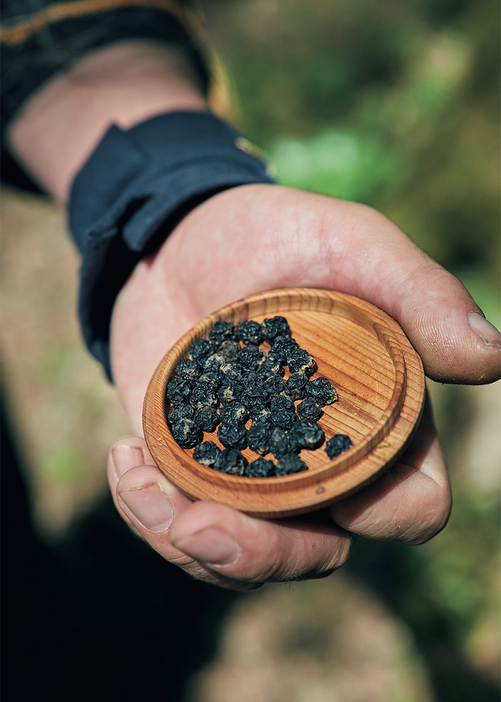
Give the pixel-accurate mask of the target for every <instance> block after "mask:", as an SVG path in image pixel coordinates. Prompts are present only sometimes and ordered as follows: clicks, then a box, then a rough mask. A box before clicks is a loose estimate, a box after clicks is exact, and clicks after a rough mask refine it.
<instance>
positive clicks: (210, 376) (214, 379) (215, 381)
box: [197, 373, 221, 390]
mask: <svg viewBox="0 0 501 702" xmlns="http://www.w3.org/2000/svg"><path fill="white" fill-rule="evenodd" d="M199 383H210V384H211V385H212V387H213V388H214V390H217V389H218V387H219V386H220V385H221V380H220V378H219V376H218V374H217V373H203V374H202V375H201V376H200V377H199V379H198V381H197V385H198V384H199Z"/></svg>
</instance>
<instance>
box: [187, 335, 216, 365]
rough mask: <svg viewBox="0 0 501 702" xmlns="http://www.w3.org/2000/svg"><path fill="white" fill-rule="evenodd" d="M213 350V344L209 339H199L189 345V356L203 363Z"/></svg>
mask: <svg viewBox="0 0 501 702" xmlns="http://www.w3.org/2000/svg"><path fill="white" fill-rule="evenodd" d="M213 352H214V349H213V347H212V344H211V343H210V341H208V340H207V339H197V340H196V341H194V342H193V343H192V344H190V345H189V346H188V358H191V359H192V360H193V361H196V362H197V363H200V365H203V363H204V361H205V359H206V358H208V357H209V356H210V355H211V354H212V353H213Z"/></svg>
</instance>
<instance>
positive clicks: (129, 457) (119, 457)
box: [111, 444, 144, 480]
mask: <svg viewBox="0 0 501 702" xmlns="http://www.w3.org/2000/svg"><path fill="white" fill-rule="evenodd" d="M111 460H112V461H113V467H114V468H115V474H116V476H117V478H118V480H120V478H121V477H122V475H123V474H124V473H126V472H127V471H128V470H130V469H131V468H135V467H136V466H142V465H143V463H144V455H143V452H142V451H141V449H140V448H139V447H138V446H131V445H130V444H118V445H117V446H114V447H113V448H112V449H111Z"/></svg>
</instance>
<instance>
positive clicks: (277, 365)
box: [258, 353, 285, 378]
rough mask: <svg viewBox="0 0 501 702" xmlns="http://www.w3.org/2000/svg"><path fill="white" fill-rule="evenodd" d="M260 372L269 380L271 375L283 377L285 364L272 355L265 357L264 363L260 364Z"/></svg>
mask: <svg viewBox="0 0 501 702" xmlns="http://www.w3.org/2000/svg"><path fill="white" fill-rule="evenodd" d="M258 371H259V372H260V373H261V375H264V377H265V378H268V377H269V376H270V375H280V376H283V375H284V373H285V371H284V367H283V363H282V362H281V361H279V360H278V358H276V357H275V356H273V354H271V353H269V354H267V355H266V356H263V358H262V361H261V362H260V363H259V366H258Z"/></svg>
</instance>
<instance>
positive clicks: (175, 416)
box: [167, 402, 195, 424]
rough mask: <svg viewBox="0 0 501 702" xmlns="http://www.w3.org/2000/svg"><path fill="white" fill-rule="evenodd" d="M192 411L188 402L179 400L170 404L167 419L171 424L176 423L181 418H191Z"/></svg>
mask: <svg viewBox="0 0 501 702" xmlns="http://www.w3.org/2000/svg"><path fill="white" fill-rule="evenodd" d="M194 411H195V410H194V409H193V407H192V406H191V405H190V404H189V403H188V402H181V403H179V404H177V405H172V407H171V408H170V410H169V413H168V415H167V419H168V420H169V422H170V423H171V424H177V423H178V422H179V421H180V420H181V419H193V413H194Z"/></svg>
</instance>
